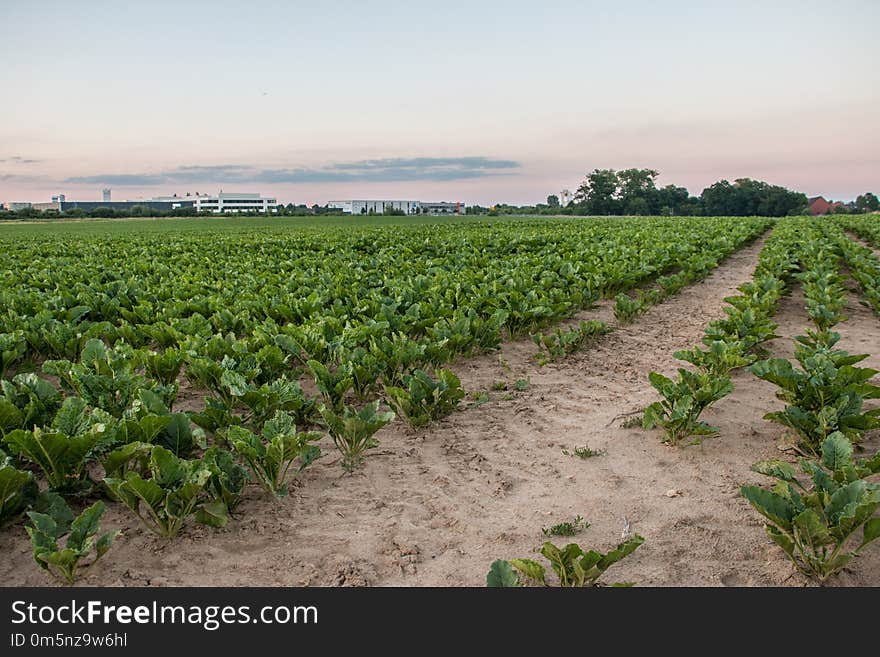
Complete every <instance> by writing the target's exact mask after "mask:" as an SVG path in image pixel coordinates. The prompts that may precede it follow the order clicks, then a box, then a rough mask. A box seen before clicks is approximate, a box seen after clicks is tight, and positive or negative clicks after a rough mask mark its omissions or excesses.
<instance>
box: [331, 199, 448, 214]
mask: <svg viewBox="0 0 880 657" xmlns="http://www.w3.org/2000/svg"><path fill="white" fill-rule="evenodd" d="M327 205H328V206H329V207H331V208H336V209H338V210H339V211H340V212H341V213H342V214H352V215H358V214H384V213H386V212H392V211H394V212H403V213H404V214H431V215H441V214H464V209H465V206H464V203H448V202H445V201H443V202H431V201H400V200H390V199H385V200H375V201H370V200H347V201H330V202H329V203H328V204H327Z"/></svg>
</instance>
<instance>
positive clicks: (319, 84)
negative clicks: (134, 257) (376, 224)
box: [0, 0, 880, 205]
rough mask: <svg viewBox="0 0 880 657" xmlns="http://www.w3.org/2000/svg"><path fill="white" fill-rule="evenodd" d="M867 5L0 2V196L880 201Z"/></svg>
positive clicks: (876, 94)
mask: <svg viewBox="0 0 880 657" xmlns="http://www.w3.org/2000/svg"><path fill="white" fill-rule="evenodd" d="M878 24H880V2H876V1H875V0H862V1H857V0H852V1H846V0H836V1H835V2H834V3H830V2H827V1H823V2H814V1H812V0H801V1H797V2H788V1H778V2H775V1H773V0H763V1H761V2H752V1H750V0H742V1H737V2H723V3H722V2H717V3H716V2H705V1H703V2H683V1H676V0H669V1H666V2H656V1H630V2H627V1H620V2H613V3H612V2H607V1H602V2H593V1H590V0H579V1H554V0H544V1H542V2H534V1H533V0H530V1H529V2H520V1H519V0H506V1H503V2H501V1H491V2H488V1H483V0H468V1H464V2H461V1H459V0H446V1H444V2H419V1H414V0H407V1H404V2H398V1H396V0H360V1H357V2H349V1H348V0H335V1H331V0H326V1H324V2H301V1H299V0H288V1H271V0H249V1H248V2H241V1H239V2H229V1H227V0H211V1H210V2H203V1H185V0H177V1H166V0H151V1H149V2H147V1H141V2H134V1H131V0H115V1H112V2H111V1H99V0H77V2H70V1H69V0H63V1H55V0H0V25H3V28H4V29H3V35H2V36H0V89H2V90H3V94H2V99H0V201H48V200H49V196H50V195H52V194H57V193H64V194H66V195H67V198H68V199H69V200H74V199H75V200H98V199H100V198H101V189H102V188H104V187H109V188H111V189H112V198H113V199H114V200H125V199H137V198H149V197H151V196H166V195H171V194H173V193H177V194H185V193H186V192H192V193H195V192H201V193H208V192H216V191H218V190H219V189H223V190H224V191H225V192H235V191H252V192H261V193H263V194H265V195H270V196H273V197H277V198H278V200H279V201H281V202H285V203H286V202H295V203H308V204H310V205H311V204H312V203H319V204H324V203H326V202H327V201H329V200H339V199H347V198H378V199H381V198H397V199H416V200H425V201H439V200H449V201H464V202H466V203H480V204H492V203H496V202H507V203H514V204H533V203H536V202H544V201H545V199H546V197H547V196H548V195H549V194H558V193H559V191H560V190H562V189H570V190H572V191H574V190H575V189H576V188H577V186H578V184H579V183H580V181H581V180H583V178H584V177H585V175H586V174H587V173H588V172H589V171H591V170H592V169H594V168H615V169H621V168H629V167H648V168H652V169H656V170H659V171H660V177H659V179H658V183H659V184H670V183H673V184H677V185H682V186H685V187H687V188H688V189H689V190H690V191H691V193H693V194H699V193H700V192H701V191H702V189H703V188H704V187H706V186H708V185H710V184H712V183H713V182H715V181H717V180H719V179H722V178H725V179H729V180H734V179H736V178H740V177H751V178H757V179H761V180H766V181H768V182H771V183H774V184H780V185H785V186H786V187H789V188H792V189H796V190H798V191H802V192H805V193H807V194H808V195H819V194H822V195H824V196H825V197H826V198H833V199H839V200H850V199H852V198H854V197H855V196H856V195H857V194H860V193H862V192H865V191H875V192H880V66H878V65H877V64H878V62H880V39H878V37H877V28H878Z"/></svg>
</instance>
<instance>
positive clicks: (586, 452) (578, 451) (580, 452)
mask: <svg viewBox="0 0 880 657" xmlns="http://www.w3.org/2000/svg"><path fill="white" fill-rule="evenodd" d="M562 453H563V454H565V455H566V456H578V457H580V458H582V459H589V458H592V457H594V456H603V455H604V454H605V450H604V449H591V448H590V446H589V445H581V446H580V447H575V448H574V450H573V451H571V452H569V451H568V450H567V449H564V450H562Z"/></svg>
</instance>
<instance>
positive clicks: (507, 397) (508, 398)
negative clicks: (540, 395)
mask: <svg viewBox="0 0 880 657" xmlns="http://www.w3.org/2000/svg"><path fill="white" fill-rule="evenodd" d="M512 399H516V397H514V396H513V395H511V394H510V393H509V392H507V393H504V394H503V395H501V401H511V400H512Z"/></svg>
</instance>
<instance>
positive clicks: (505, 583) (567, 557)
mask: <svg viewBox="0 0 880 657" xmlns="http://www.w3.org/2000/svg"><path fill="white" fill-rule="evenodd" d="M644 542H645V539H643V538H642V537H641V536H638V535H636V536H633V537H632V538H630V539H627V540H626V541H624V542H623V543H621V544H620V545H618V546H617V547H616V548H614V549H613V550H609V551H608V552H606V553H604V554H603V553H601V552H598V551H596V550H585V549H584V548H582V547H580V546H579V545H578V544H576V543H569V544H568V545H566V546H565V547H562V548H560V547H558V546H556V545H554V544H553V543H551V542H550V541H547V542H546V543H544V545H543V547H542V548H541V555H542V556H543V557H544V558H545V559H546V560H547V561H548V562H549V564H550V569H551V570H552V571H553V573H554V574H555V575H556V577H557V578H558V581H559V586H564V587H584V586H596V584H597V581H598V579H599V578H600V577H601V576H602V575H603V574H604V573H605V571H606V570H608V569H609V568H610V567H611V566H613V565H614V564H616V563H617V562H618V561H620V560H621V559H624V558H626V557H627V556H629V555H630V554H632V553H633V552H635V551H636V550H637V549H638V547H639V546H640V545H641V544H642V543H644ZM524 584H538V585H541V586H549V585H550V583H549V582H548V581H547V568H546V567H545V566H544V565H542V564H540V563H538V562H537V561H535V560H533V559H510V560H507V561H505V560H503V559H499V560H497V561H495V562H493V563H492V567H491V569H490V570H489V574H488V575H487V576H486V585H487V586H489V587H516V586H523V585H524ZM629 585H630V584H628V583H625V584H615V585H614V586H629Z"/></svg>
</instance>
